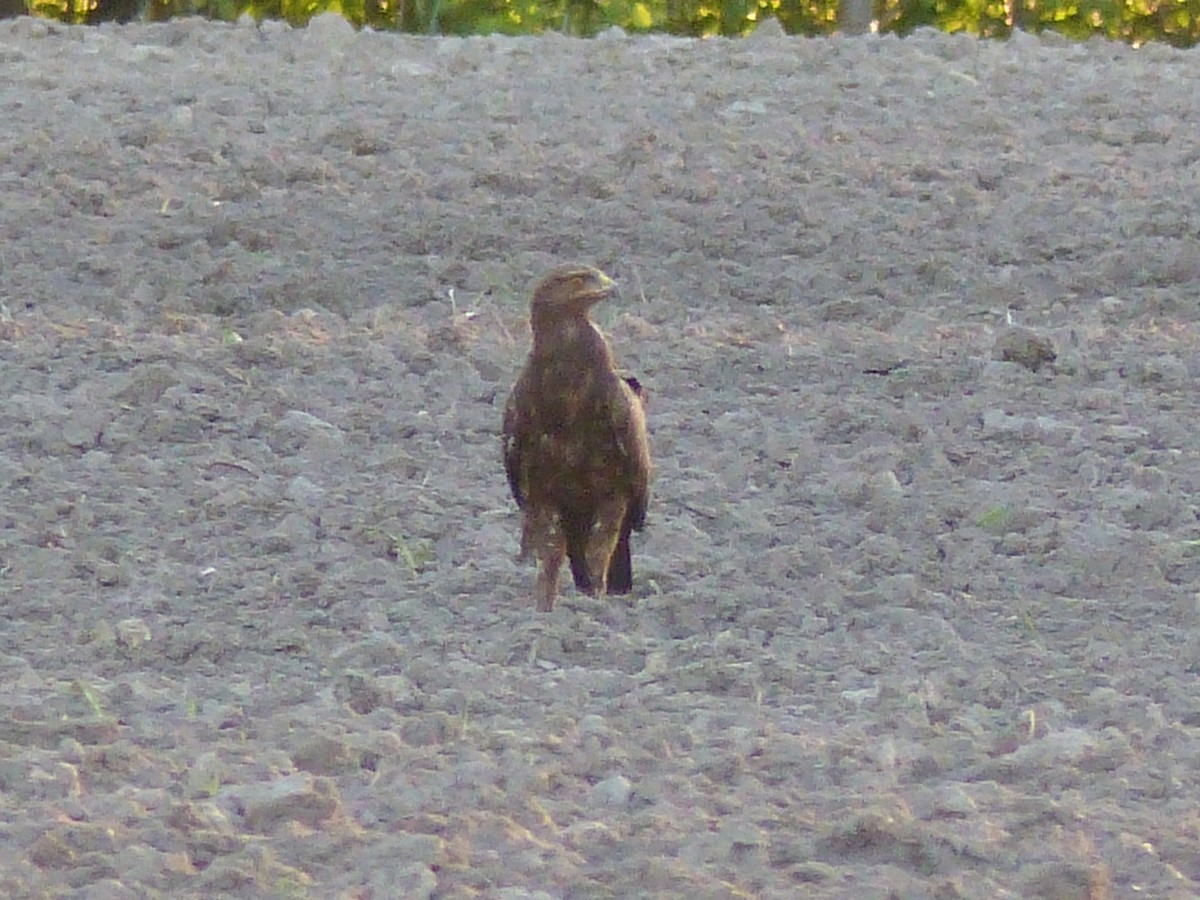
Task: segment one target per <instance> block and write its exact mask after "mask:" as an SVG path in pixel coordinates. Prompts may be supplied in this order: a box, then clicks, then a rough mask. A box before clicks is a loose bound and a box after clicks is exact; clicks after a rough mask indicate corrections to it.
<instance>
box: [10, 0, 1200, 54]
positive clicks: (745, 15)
mask: <svg viewBox="0 0 1200 900" xmlns="http://www.w3.org/2000/svg"><path fill="white" fill-rule="evenodd" d="M28 2H29V9H30V11H31V12H33V13H34V14H36V15H41V16H45V17H48V18H54V19H59V20H61V21H66V22H77V23H78V22H96V21H101V20H106V19H114V18H123V19H128V18H133V17H135V16H138V15H141V16H144V17H145V18H148V19H151V20H154V21H161V20H163V19H169V18H171V17H172V16H179V15H201V16H207V17H209V18H214V19H223V20H226V21H232V20H234V19H237V18H238V17H239V16H241V15H244V14H246V13H249V14H250V15H251V16H253V17H254V18H256V19H259V20H261V19H284V20H285V21H287V22H290V23H291V24H293V25H303V24H304V23H306V22H307V21H308V20H309V19H311V18H312V17H313V16H314V15H317V14H318V13H323V12H336V13H338V14H340V15H342V16H345V17H346V19H348V20H349V21H350V22H352V23H353V24H354V25H356V26H359V27H362V26H369V27H371V28H375V29H379V30H389V31H405V32H410V33H416V34H460V35H468V34H541V33H543V32H546V31H558V32H563V33H565V34H572V35H578V36H581V37H588V36H591V35H595V34H597V33H598V32H600V31H603V30H604V29H605V28H609V27H612V26H614V25H616V26H620V27H621V28H623V29H625V30H626V31H628V32H646V31H662V32H669V33H671V34H679V35H688V36H692V37H714V36H724V37H738V36H742V35H746V34H749V33H750V32H752V31H753V30H754V29H755V28H756V27H757V26H758V23H759V22H761V21H762V20H763V19H766V18H772V17H773V18H776V19H778V20H779V22H780V24H782V25H783V28H784V30H786V31H787V32H788V33H790V34H804V35H810V36H812V35H818V34H829V33H831V32H833V31H835V30H836V28H837V9H838V4H837V0H28ZM874 13H875V18H876V22H877V28H878V30H879V31H881V32H894V33H897V34H901V35H903V34H908V33H909V32H911V31H913V30H915V29H917V28H925V27H932V28H939V29H941V30H943V31H965V32H968V33H970V34H977V35H980V36H983V37H996V38H1004V37H1008V36H1010V35H1011V34H1012V32H1013V30H1014V29H1022V30H1024V31H1029V32H1034V33H1036V32H1039V31H1043V30H1047V29H1050V30H1054V31H1057V32H1059V33H1061V34H1064V35H1066V36H1068V37H1072V38H1076V39H1079V40H1086V39H1087V38H1091V37H1105V38H1109V39H1111V40H1119V41H1125V42H1128V43H1131V44H1134V45H1135V46H1136V45H1140V44H1144V43H1146V42H1147V41H1152V40H1159V41H1165V42H1167V43H1170V44H1173V45H1175V46H1177V47H1190V46H1193V45H1194V44H1196V43H1197V42H1200V0H1044V2H1043V0H874Z"/></svg>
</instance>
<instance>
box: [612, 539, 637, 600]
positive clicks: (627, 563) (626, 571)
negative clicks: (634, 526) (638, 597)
mask: <svg viewBox="0 0 1200 900" xmlns="http://www.w3.org/2000/svg"><path fill="white" fill-rule="evenodd" d="M632 590H633V559H632V558H631V556H630V553H629V527H628V525H624V524H623V525H622V526H621V537H620V538H619V539H618V540H617V549H616V550H614V551H613V555H612V559H610V560H609V561H608V592H609V593H610V594H628V593H629V592H630V591H632Z"/></svg>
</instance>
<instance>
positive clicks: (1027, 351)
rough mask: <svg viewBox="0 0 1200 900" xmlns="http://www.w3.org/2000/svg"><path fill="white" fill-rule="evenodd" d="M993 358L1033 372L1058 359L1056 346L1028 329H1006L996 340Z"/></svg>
mask: <svg viewBox="0 0 1200 900" xmlns="http://www.w3.org/2000/svg"><path fill="white" fill-rule="evenodd" d="M992 357H993V358H994V359H998V360H1000V361H1001V362H1012V363H1016V364H1017V365H1019V366H1024V367H1025V368H1026V369H1028V370H1029V371H1031V372H1036V371H1038V370H1039V369H1040V368H1041V367H1042V366H1043V365H1045V364H1046V363H1052V362H1054V361H1055V360H1056V359H1058V353H1057V352H1055V350H1054V344H1052V343H1051V342H1050V339H1049V338H1044V337H1042V336H1041V335H1039V334H1037V333H1036V332H1034V331H1031V330H1030V329H1028V328H1020V327H1013V328H1006V329H1005V330H1004V331H1002V332H1001V333H1000V336H999V337H998V338H997V339H996V346H995V348H994V349H993V351H992Z"/></svg>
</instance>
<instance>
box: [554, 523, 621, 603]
mask: <svg viewBox="0 0 1200 900" xmlns="http://www.w3.org/2000/svg"><path fill="white" fill-rule="evenodd" d="M631 530H632V529H631V527H630V522H629V517H628V516H626V517H625V521H624V522H622V523H621V536H620V537H619V538H618V539H617V548H616V549H615V550H614V551H613V555H612V558H611V559H610V560H609V561H608V578H607V579H606V581H607V583H608V591H607V592H608V593H610V594H628V593H629V592H630V591H632V590H633V558H632V554H631V553H630V550H629V533H630V531H631ZM584 534H586V532H585V531H583V530H582V529H580V530H578V531H574V530H573V531H570V532H568V533H567V560H568V561H569V562H570V564H571V577H572V578H574V579H575V589H576V590H578V591H583V592H585V593H591V592H592V588H593V585H592V579H591V577H590V576H589V575H588V569H587V553H586V547H587V541H586V539H585V538H584V537H583V535H584ZM576 536H577V537H576ZM572 538H575V539H572Z"/></svg>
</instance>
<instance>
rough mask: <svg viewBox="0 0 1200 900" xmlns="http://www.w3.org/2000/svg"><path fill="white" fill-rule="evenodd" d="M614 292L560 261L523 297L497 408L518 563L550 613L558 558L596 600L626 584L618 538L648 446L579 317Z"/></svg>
mask: <svg viewBox="0 0 1200 900" xmlns="http://www.w3.org/2000/svg"><path fill="white" fill-rule="evenodd" d="M615 290H616V285H615V283H614V282H613V281H612V279H610V278H609V277H608V276H607V275H605V274H604V273H603V272H601V271H599V270H598V269H593V268H591V267H590V266H580V265H567V266H560V267H559V268H557V269H554V270H553V271H552V272H550V273H549V274H548V275H546V276H545V278H543V279H542V280H541V282H540V283H539V284H538V286H537V288H536V289H535V290H534V292H533V301H532V302H531V303H530V308H529V323H530V326H531V330H532V332H533V347H532V348H531V349H530V351H529V358H528V359H527V360H526V362H525V368H524V369H523V370H522V372H521V375H520V377H519V378H518V379H517V383H516V385H514V386H513V389H512V393H511V394H509V397H508V403H507V405H506V406H505V409H504V468H505V471H506V472H507V474H508V484H509V487H511V488H512V493H513V497H514V498H515V499H516V501H517V506H518V507H520V509H521V513H522V527H521V558H522V559H527V558H528V557H529V556H530V555H532V556H533V557H534V558H535V559H536V560H537V563H538V575H537V587H536V590H535V596H536V600H537V608H538V610H539V611H541V612H549V611H551V610H553V609H554V603H555V600H556V599H557V597H558V575H559V571H560V570H561V568H562V564H563V560H564V559H566V560H569V561H570V566H571V574H572V576H573V577H574V580H575V586H576V587H577V588H579V589H580V590H583V591H586V592H587V593H590V594H593V595H595V596H601V595H603V594H605V593H622V594H623V593H628V592H629V591H630V589H631V588H632V587H633V570H632V566H631V562H630V553H629V535H630V532H632V531H634V530H641V528H642V527H643V526H644V525H645V523H646V504H647V502H648V500H649V496H650V443H649V439H648V438H647V436H646V415H645V410H644V404H643V392H642V387H641V384H639V383H638V381H637V379H635V378H624V377H622V376H621V375H620V374H618V372H617V371H616V366H615V364H614V362H613V355H612V350H611V349H610V348H609V346H608V341H607V340H606V339H605V337H604V335H603V334H601V333H600V329H598V328H597V327H596V326H595V325H594V324H593V323H592V320H591V319H590V318H589V317H588V311H589V310H590V309H591V308H592V306H593V305H594V304H596V303H598V302H600V301H601V300H603V299H605V298H606V297H608V296H610V295H611V294H612V293H613V292H614V291H615Z"/></svg>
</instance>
